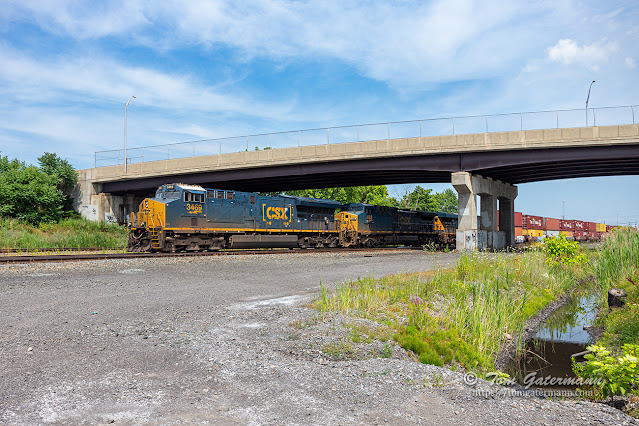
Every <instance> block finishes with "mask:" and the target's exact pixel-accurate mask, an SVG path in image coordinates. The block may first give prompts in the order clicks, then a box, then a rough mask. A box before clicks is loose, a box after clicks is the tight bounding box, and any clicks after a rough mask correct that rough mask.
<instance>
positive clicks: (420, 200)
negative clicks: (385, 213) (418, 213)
mask: <svg viewBox="0 0 639 426" xmlns="http://www.w3.org/2000/svg"><path fill="white" fill-rule="evenodd" d="M431 191H432V190H431V189H425V188H422V187H421V186H419V185H417V186H416V187H415V189H413V191H412V192H410V193H406V194H404V196H403V197H402V199H401V200H400V201H399V206H398V207H400V208H402V209H405V210H424V211H433V210H436V206H435V203H434V200H433V195H431Z"/></svg>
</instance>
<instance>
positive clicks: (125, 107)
mask: <svg viewBox="0 0 639 426" xmlns="http://www.w3.org/2000/svg"><path fill="white" fill-rule="evenodd" d="M133 98H135V96H131V97H130V98H129V100H128V101H126V105H124V174H126V109H127V108H128V107H129V102H131V99H133Z"/></svg>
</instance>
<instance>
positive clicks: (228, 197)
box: [226, 191, 235, 200]
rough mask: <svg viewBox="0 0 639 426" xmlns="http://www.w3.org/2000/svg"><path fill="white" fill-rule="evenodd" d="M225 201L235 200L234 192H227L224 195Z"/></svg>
mask: <svg viewBox="0 0 639 426" xmlns="http://www.w3.org/2000/svg"><path fill="white" fill-rule="evenodd" d="M226 199H227V200H235V192H231V191H229V192H227V193H226Z"/></svg>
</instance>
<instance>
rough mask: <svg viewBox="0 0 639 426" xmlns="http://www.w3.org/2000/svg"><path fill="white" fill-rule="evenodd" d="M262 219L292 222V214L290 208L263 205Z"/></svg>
mask: <svg viewBox="0 0 639 426" xmlns="http://www.w3.org/2000/svg"><path fill="white" fill-rule="evenodd" d="M262 218H263V219H264V220H267V219H268V220H272V219H284V220H288V221H290V220H291V214H290V213H289V207H266V206H265V205H263V206H262Z"/></svg>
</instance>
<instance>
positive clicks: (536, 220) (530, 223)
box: [523, 214, 544, 230]
mask: <svg viewBox="0 0 639 426" xmlns="http://www.w3.org/2000/svg"><path fill="white" fill-rule="evenodd" d="M523 218H524V228H526V229H541V230H543V229H544V218H543V217H542V216H533V215H531V214H526V215H523Z"/></svg>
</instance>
